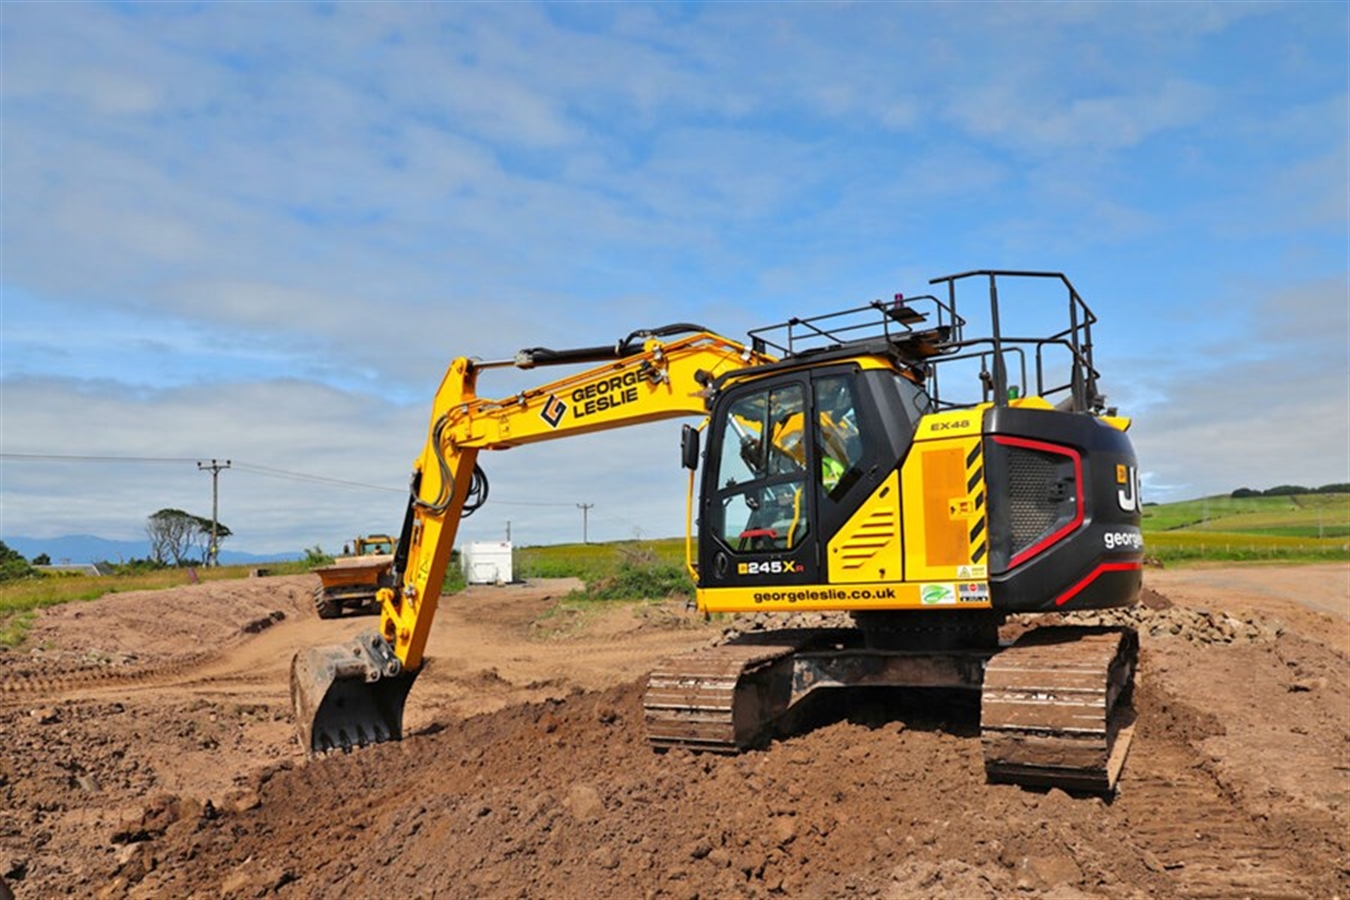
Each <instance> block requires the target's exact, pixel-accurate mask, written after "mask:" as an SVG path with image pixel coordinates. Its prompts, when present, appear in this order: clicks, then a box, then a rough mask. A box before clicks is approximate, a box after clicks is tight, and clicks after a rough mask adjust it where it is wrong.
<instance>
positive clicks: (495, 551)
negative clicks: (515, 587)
mask: <svg viewBox="0 0 1350 900" xmlns="http://www.w3.org/2000/svg"><path fill="white" fill-rule="evenodd" d="M459 556H460V560H461V561H462V562H463V564H464V580H465V581H467V582H468V583H469V584H506V583H508V582H510V581H511V580H512V579H513V573H512V569H511V542H510V541H471V542H470V543H467V544H465V545H464V546H463V547H461V548H460V551H459Z"/></svg>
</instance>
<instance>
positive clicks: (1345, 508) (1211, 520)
mask: <svg viewBox="0 0 1350 900" xmlns="http://www.w3.org/2000/svg"><path fill="white" fill-rule="evenodd" d="M1144 531H1145V532H1168V531H1173V532H1175V531H1188V532H1222V533H1226V534H1252V535H1266V536H1270V537H1290V538H1343V537H1346V536H1347V535H1350V494H1340V493H1308V494H1295V495H1291V496H1253V497H1234V496H1232V495H1230V494H1221V495H1218V496H1214V497H1201V498H1199V499H1198V500H1182V501H1180V502H1178V503H1163V504H1158V505H1156V506H1155V505H1151V504H1150V505H1147V506H1145V507H1144Z"/></svg>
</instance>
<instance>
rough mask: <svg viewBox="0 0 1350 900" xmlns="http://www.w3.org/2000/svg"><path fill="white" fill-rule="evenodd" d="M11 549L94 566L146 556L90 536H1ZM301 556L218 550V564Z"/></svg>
mask: <svg viewBox="0 0 1350 900" xmlns="http://www.w3.org/2000/svg"><path fill="white" fill-rule="evenodd" d="M3 540H4V542H5V544H6V545H8V546H9V548H10V549H11V550H15V551H17V552H19V553H21V554H23V556H24V558H25V559H28V560H32V559H33V557H35V556H39V555H41V554H43V553H45V554H47V555H48V556H50V557H51V560H52V562H53V563H62V562H70V563H96V562H103V561H105V560H106V561H108V562H125V561H126V560H129V559H146V558H148V557H149V556H150V542H149V541H110V540H108V539H107V538H101V537H97V536H95V535H92V534H66V535H62V536H61V537H54V538H30V537H24V536H23V535H17V534H16V535H5V536H4V538H3ZM304 558H305V554H304V553H301V552H298V551H294V550H285V551H281V552H279V553H244V552H242V551H238V550H225V549H222V550H221V551H220V562H221V564H222V565H249V564H251V563H264V562H284V561H286V560H292V559H304Z"/></svg>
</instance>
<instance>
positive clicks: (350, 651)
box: [291, 631, 417, 756]
mask: <svg viewBox="0 0 1350 900" xmlns="http://www.w3.org/2000/svg"><path fill="white" fill-rule="evenodd" d="M416 677H417V672H411V673H409V672H405V671H403V665H402V663H401V662H400V661H399V659H398V657H397V656H395V655H394V652H393V649H392V648H391V647H390V646H389V644H388V642H387V641H385V639H384V638H383V637H381V636H380V634H379V633H378V632H375V631H365V632H362V633H361V634H359V635H357V636H356V637H355V638H353V639H352V640H351V641H350V642H348V643H346V644H338V645H333V646H327V647H311V648H309V649H307V650H302V651H300V652H299V653H297V654H296V655H295V658H294V659H292V660H291V707H292V709H293V710H294V712H295V724H296V730H297V736H298V737H299V740H300V746H301V747H303V748H304V749H305V752H306V753H307V754H309V755H310V756H315V755H318V754H321V753H326V752H328V751H330V750H350V749H351V748H352V747H362V746H365V745H367V744H378V743H381V742H384V741H397V740H402V739H403V707H404V704H405V703H407V700H408V692H409V691H410V690H412V685H413V680H414V679H415V678H416Z"/></svg>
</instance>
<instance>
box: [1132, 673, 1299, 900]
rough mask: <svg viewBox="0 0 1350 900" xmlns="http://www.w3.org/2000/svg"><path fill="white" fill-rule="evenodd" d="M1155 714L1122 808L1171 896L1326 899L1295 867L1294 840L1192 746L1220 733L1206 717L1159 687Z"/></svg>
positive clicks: (1135, 753)
mask: <svg viewBox="0 0 1350 900" xmlns="http://www.w3.org/2000/svg"><path fill="white" fill-rule="evenodd" d="M1140 693H1141V694H1151V695H1152V696H1151V698H1150V699H1145V701H1144V702H1145V703H1147V704H1148V706H1149V707H1151V709H1150V710H1149V712H1148V714H1147V715H1145V716H1144V717H1142V721H1144V722H1145V723H1146V729H1147V732H1146V734H1145V736H1144V739H1143V740H1141V741H1137V742H1136V746H1135V747H1133V748H1131V750H1130V759H1129V762H1128V763H1127V770H1128V771H1129V773H1130V774H1129V778H1128V779H1127V780H1126V781H1125V782H1124V783H1123V785H1122V788H1123V789H1122V792H1121V796H1120V797H1119V798H1118V799H1117V804H1118V805H1119V806H1120V807H1122V808H1123V810H1124V812H1125V814H1126V816H1127V817H1128V821H1129V825H1130V831H1129V842H1130V844H1131V845H1132V846H1133V850H1134V852H1135V853H1137V854H1138V856H1139V857H1140V858H1142V860H1143V861H1144V864H1145V865H1146V866H1147V867H1148V868H1149V869H1150V870H1151V871H1153V872H1155V873H1158V874H1161V875H1163V876H1164V877H1166V878H1167V879H1168V880H1169V881H1170V886H1169V889H1168V894H1169V895H1171V896H1176V897H1187V898H1229V897H1244V898H1250V900H1283V898H1301V897H1314V896H1319V895H1320V893H1321V892H1320V891H1319V890H1318V889H1315V888H1314V886H1313V885H1312V884H1311V883H1310V882H1309V880H1308V878H1307V877H1306V876H1305V875H1304V874H1303V873H1302V872H1300V871H1299V870H1298V869H1297V868H1295V866H1296V865H1297V861H1296V860H1295V859H1294V858H1293V857H1292V856H1291V854H1290V853H1289V837H1288V835H1277V834H1275V833H1272V830H1271V828H1270V827H1269V826H1268V825H1267V824H1266V823H1265V822H1264V821H1263V817H1262V816H1260V815H1258V814H1255V813H1253V812H1252V811H1250V810H1247V809H1245V808H1243V806H1242V805H1241V803H1240V802H1239V801H1237V800H1236V799H1235V798H1234V797H1233V796H1231V795H1230V793H1229V792H1228V791H1227V790H1226V789H1225V788H1224V787H1223V786H1222V784H1220V782H1219V781H1218V779H1217V778H1216V777H1215V775H1214V773H1213V772H1212V771H1211V769H1210V766H1209V765H1208V762H1207V760H1206V759H1205V758H1204V757H1203V756H1202V755H1201V754H1200V752H1198V751H1197V750H1196V749H1195V748H1194V746H1193V745H1192V741H1194V740H1195V739H1196V738H1197V736H1200V735H1203V734H1205V733H1206V732H1207V731H1210V730H1212V729H1214V728H1221V726H1219V725H1218V724H1217V723H1213V722H1208V721H1206V718H1205V716H1204V715H1203V714H1201V713H1198V712H1197V711H1195V710H1193V709H1191V708H1189V707H1187V706H1186V705H1185V704H1182V703H1180V702H1179V701H1178V700H1177V699H1176V698H1175V697H1171V696H1169V695H1167V694H1166V693H1165V692H1163V691H1160V690H1158V689H1156V688H1154V689H1152V690H1149V689H1147V688H1145V687H1142V686H1141V688H1140Z"/></svg>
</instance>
